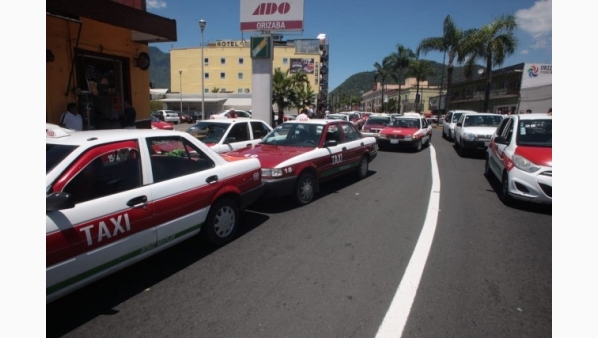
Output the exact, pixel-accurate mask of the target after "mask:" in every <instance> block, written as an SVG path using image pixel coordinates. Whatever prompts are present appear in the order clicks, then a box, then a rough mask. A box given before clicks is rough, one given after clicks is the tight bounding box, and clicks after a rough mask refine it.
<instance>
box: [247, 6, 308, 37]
mask: <svg viewBox="0 0 598 338" xmlns="http://www.w3.org/2000/svg"><path fill="white" fill-rule="evenodd" d="M302 30H303V0H284V1H274V0H270V1H268V0H241V31H243V32H246V31H268V32H272V31H302Z"/></svg>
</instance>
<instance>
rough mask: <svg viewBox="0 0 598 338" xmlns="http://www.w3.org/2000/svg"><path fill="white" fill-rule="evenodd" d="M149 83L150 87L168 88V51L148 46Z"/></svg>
mask: <svg viewBox="0 0 598 338" xmlns="http://www.w3.org/2000/svg"><path fill="white" fill-rule="evenodd" d="M148 54H149V56H150V60H151V64H150V68H149V71H150V83H151V87H152V88H168V89H170V53H164V52H163V51H161V50H160V48H158V47H154V46H150V47H149V50H148Z"/></svg>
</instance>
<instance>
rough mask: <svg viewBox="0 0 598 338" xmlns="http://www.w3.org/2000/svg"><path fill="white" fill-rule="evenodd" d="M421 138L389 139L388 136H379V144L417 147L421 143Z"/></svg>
mask: <svg viewBox="0 0 598 338" xmlns="http://www.w3.org/2000/svg"><path fill="white" fill-rule="evenodd" d="M419 140H420V139H409V140H405V139H388V138H378V144H379V145H382V146H392V147H416V146H417V144H418V143H419Z"/></svg>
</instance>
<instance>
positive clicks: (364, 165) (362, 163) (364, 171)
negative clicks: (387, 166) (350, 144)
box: [357, 156, 369, 180]
mask: <svg viewBox="0 0 598 338" xmlns="http://www.w3.org/2000/svg"><path fill="white" fill-rule="evenodd" d="M368 164H369V163H368V159H367V158H366V157H365V156H362V157H361V160H359V167H357V179H358V180H362V179H364V178H366V177H367V175H368V170H369V168H368Z"/></svg>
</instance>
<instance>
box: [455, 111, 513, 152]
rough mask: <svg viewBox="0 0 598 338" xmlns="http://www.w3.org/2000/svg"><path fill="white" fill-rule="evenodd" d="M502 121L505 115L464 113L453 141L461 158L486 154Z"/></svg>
mask: <svg viewBox="0 0 598 338" xmlns="http://www.w3.org/2000/svg"><path fill="white" fill-rule="evenodd" d="M502 119H503V115H500V114H493V113H463V114H462V115H461V117H460V118H459V121H457V125H456V126H455V130H454V132H453V140H454V143H455V148H456V149H457V152H458V153H459V156H461V157H464V156H466V155H468V154H469V153H473V152H482V153H483V152H485V151H486V148H488V143H489V142H490V138H491V137H492V134H494V132H495V131H496V127H498V125H499V124H500V121H502Z"/></svg>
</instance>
